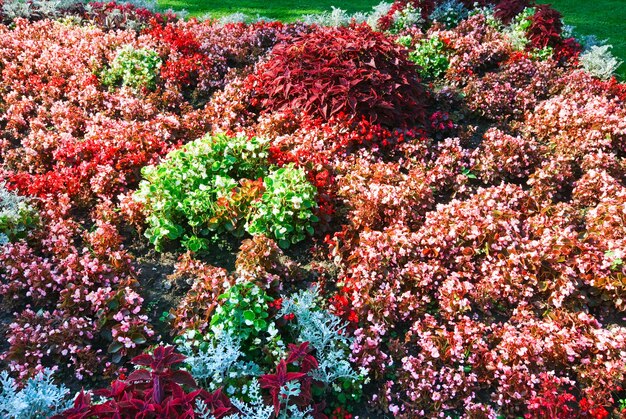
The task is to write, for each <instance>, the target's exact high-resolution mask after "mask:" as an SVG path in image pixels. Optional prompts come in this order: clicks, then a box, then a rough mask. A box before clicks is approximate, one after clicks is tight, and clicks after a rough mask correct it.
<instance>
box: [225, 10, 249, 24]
mask: <svg viewBox="0 0 626 419" xmlns="http://www.w3.org/2000/svg"><path fill="white" fill-rule="evenodd" d="M249 21H250V16H248V15H247V14H245V13H242V12H236V13H231V14H229V15H226V16H222V17H220V18H219V19H218V20H217V22H218V23H219V24H220V25H226V24H228V23H246V22H249Z"/></svg>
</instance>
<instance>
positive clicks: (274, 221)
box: [246, 164, 319, 248]
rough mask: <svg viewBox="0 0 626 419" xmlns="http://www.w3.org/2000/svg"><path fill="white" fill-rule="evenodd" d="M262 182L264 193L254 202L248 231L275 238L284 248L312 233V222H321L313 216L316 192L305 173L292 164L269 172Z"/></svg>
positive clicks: (247, 227)
mask: <svg viewBox="0 0 626 419" xmlns="http://www.w3.org/2000/svg"><path fill="white" fill-rule="evenodd" d="M263 183H264V185H265V193H264V194H263V196H262V197H261V199H260V200H257V201H255V202H253V203H252V212H251V217H250V220H249V222H248V224H247V226H246V230H247V231H248V232H249V233H251V234H264V235H266V236H268V237H271V238H274V239H276V240H278V244H279V245H280V246H281V247H283V248H284V247H288V246H289V245H290V244H293V243H297V242H299V241H301V240H304V238H305V237H306V234H307V233H308V234H313V223H316V222H317V221H319V220H318V218H317V217H316V216H315V214H314V213H313V209H314V208H315V207H316V206H317V203H316V201H315V196H316V193H317V190H316V188H315V186H313V185H312V184H311V183H310V182H309V181H308V180H307V178H306V173H305V172H304V170H302V169H299V168H296V167H295V166H294V165H293V164H290V165H287V166H285V167H282V168H280V169H278V170H276V171H275V172H272V173H270V175H269V176H267V177H266V178H265V179H264V181H263Z"/></svg>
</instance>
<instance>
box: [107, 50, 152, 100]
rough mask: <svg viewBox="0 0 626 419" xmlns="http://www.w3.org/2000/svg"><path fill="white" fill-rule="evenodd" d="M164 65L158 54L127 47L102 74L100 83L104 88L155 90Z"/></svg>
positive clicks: (119, 52)
mask: <svg viewBox="0 0 626 419" xmlns="http://www.w3.org/2000/svg"><path fill="white" fill-rule="evenodd" d="M162 64H163V62H162V61H161V57H159V54H158V52H156V51H154V50H152V49H148V48H139V49H136V48H134V47H133V46H131V45H126V46H125V47H123V48H121V49H120V50H119V51H118V53H117V55H116V56H115V59H113V61H112V62H111V65H110V67H109V68H106V69H104V70H103V71H102V72H101V73H100V81H101V82H102V84H103V85H104V86H110V87H114V86H123V87H130V88H131V89H133V90H135V91H139V90H141V89H142V88H146V89H149V90H154V89H155V88H156V83H157V78H158V75H159V70H160V68H161V65H162Z"/></svg>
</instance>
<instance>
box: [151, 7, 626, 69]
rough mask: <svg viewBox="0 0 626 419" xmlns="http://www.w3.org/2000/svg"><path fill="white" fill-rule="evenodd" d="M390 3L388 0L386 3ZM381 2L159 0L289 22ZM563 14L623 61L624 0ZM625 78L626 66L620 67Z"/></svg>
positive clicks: (199, 10)
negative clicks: (608, 45)
mask: <svg viewBox="0 0 626 419" xmlns="http://www.w3.org/2000/svg"><path fill="white" fill-rule="evenodd" d="M387 1H391V0H387ZM379 2H380V0H350V1H339V0H315V1H312V0H219V1H216V0H199V1H198V0H159V5H160V6H162V7H164V8H172V9H186V10H187V11H188V12H189V13H190V14H191V15H192V16H202V15H204V14H207V13H211V14H212V15H214V16H223V15H228V14H231V13H235V12H243V13H246V14H248V15H251V16H256V15H257V14H258V15H261V16H265V17H268V18H271V19H279V20H284V21H290V20H294V19H297V18H298V17H300V16H302V15H304V14H311V13H319V12H322V11H325V10H330V8H331V6H335V7H339V8H342V9H345V10H348V11H349V12H356V11H368V10H370V9H371V7H372V6H373V5H375V4H378V3H379ZM546 2H549V3H551V4H552V5H553V6H554V7H556V8H557V9H558V10H560V11H561V13H563V16H564V19H565V23H567V24H569V25H574V26H576V28H577V31H578V32H579V33H581V34H583V35H592V34H593V35H596V36H597V37H598V38H600V39H608V40H609V42H610V43H611V44H613V46H614V48H613V53H614V54H615V55H616V56H618V57H620V58H621V59H622V60H626V0H596V1H593V0H592V1H589V0H551V1H548V0H546ZM620 74H621V75H622V76H623V77H626V64H623V65H622V66H621V67H620Z"/></svg>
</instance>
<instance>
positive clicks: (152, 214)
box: [135, 135, 268, 251]
mask: <svg viewBox="0 0 626 419" xmlns="http://www.w3.org/2000/svg"><path fill="white" fill-rule="evenodd" d="M267 166H268V163H267V141H265V140H262V139H259V138H252V139H250V140H248V139H247V138H245V137H236V138H230V137H226V136H224V135H215V136H210V135H207V136H205V137H203V138H201V139H199V140H196V141H193V142H191V143H189V144H187V145H185V146H183V147H182V148H180V149H178V150H175V151H172V152H170V153H169V154H168V155H167V157H166V159H165V160H164V161H163V162H162V163H161V164H160V165H158V166H147V167H145V168H143V169H142V174H143V176H144V178H145V180H144V181H142V182H141V184H140V185H139V190H138V191H137V192H136V193H135V200H137V201H139V202H143V203H144V205H145V212H146V214H147V220H146V221H147V223H148V225H149V228H148V229H147V230H146V237H148V238H149V239H150V242H151V243H152V244H154V245H155V246H156V247H157V249H160V248H161V245H162V243H163V241H164V240H166V239H169V240H178V239H182V243H183V245H184V246H185V247H187V248H188V249H190V250H193V251H198V250H200V249H202V248H206V246H207V245H208V239H210V238H212V237H214V236H215V235H217V234H221V233H224V232H231V233H233V234H234V235H236V236H239V235H241V234H243V228H242V227H243V222H242V220H243V219H244V218H245V216H246V215H247V211H248V208H249V206H250V202H251V201H252V200H253V199H256V198H257V197H258V196H260V194H261V193H262V184H261V183H260V182H254V181H250V180H248V179H257V178H259V177H262V176H264V175H265V174H266V173H267Z"/></svg>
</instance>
